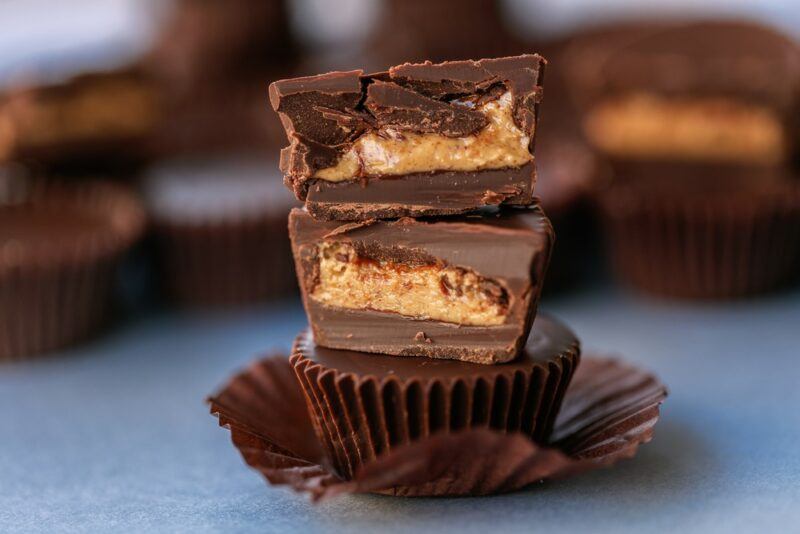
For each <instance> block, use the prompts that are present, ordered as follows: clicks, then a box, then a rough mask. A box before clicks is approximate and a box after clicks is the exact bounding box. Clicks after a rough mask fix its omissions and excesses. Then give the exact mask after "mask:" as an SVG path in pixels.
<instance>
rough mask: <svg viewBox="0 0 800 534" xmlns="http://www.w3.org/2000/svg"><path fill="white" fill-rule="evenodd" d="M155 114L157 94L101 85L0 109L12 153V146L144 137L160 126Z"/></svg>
mask: <svg viewBox="0 0 800 534" xmlns="http://www.w3.org/2000/svg"><path fill="white" fill-rule="evenodd" d="M156 113H157V110H156V102H155V96H154V94H153V92H152V91H151V90H150V89H149V88H147V87H144V86H142V85H139V84H135V83H127V82H118V81H104V82H96V84H95V85H92V87H87V88H85V89H79V90H77V91H76V92H75V93H74V94H69V95H55V96H42V97H37V96H36V95H34V94H23V95H18V96H15V97H13V98H11V99H9V101H8V102H6V103H5V105H3V106H2V107H0V141H5V143H8V144H7V145H6V150H5V151H6V152H9V151H10V150H11V148H10V147H11V146H16V147H41V146H47V145H49V144H54V143H59V142H76V141H87V140H94V139H96V138H98V137H103V136H132V135H141V134H144V133H146V132H147V131H148V130H149V129H150V128H151V127H152V125H153V124H154V123H155V121H156V118H157V115H156ZM3 132H5V134H4V133H3ZM3 151H4V150H3V149H2V148H0V153H2V152H3Z"/></svg>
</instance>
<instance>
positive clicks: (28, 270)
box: [0, 175, 145, 360]
mask: <svg viewBox="0 0 800 534" xmlns="http://www.w3.org/2000/svg"><path fill="white" fill-rule="evenodd" d="M144 222H145V217H144V210H143V209H142V208H141V206H140V204H139V202H138V200H137V198H136V197H135V196H134V195H133V194H132V193H131V192H130V191H128V190H127V189H124V188H122V187H120V186H116V185H112V184H107V183H99V182H87V183H82V184H80V185H77V186H75V185H73V186H66V185H62V184H55V183H53V184H46V185H45V184H34V185H32V186H31V187H22V189H19V190H17V187H16V186H14V185H11V183H10V182H9V181H6V180H4V176H2V175H0V360H4V359H17V358H23V357H26V356H31V355H34V354H38V353H42V352H46V351H51V350H55V349H59V348H62V347H66V346H68V345H71V344H74V343H76V342H79V341H81V340H84V339H86V338H88V337H89V336H90V335H92V334H94V333H95V332H97V331H98V330H99V329H100V328H101V327H102V326H103V324H104V323H105V322H106V321H107V320H108V319H109V318H110V315H111V313H110V312H111V304H112V298H111V297H112V294H113V289H114V282H115V272H116V268H117V266H118V264H119V262H120V260H121V259H122V257H123V256H124V254H125V252H126V251H127V250H128V249H129V248H130V246H131V245H132V244H133V243H134V241H135V240H136V239H137V238H138V237H139V236H140V235H141V233H142V231H143V227H144Z"/></svg>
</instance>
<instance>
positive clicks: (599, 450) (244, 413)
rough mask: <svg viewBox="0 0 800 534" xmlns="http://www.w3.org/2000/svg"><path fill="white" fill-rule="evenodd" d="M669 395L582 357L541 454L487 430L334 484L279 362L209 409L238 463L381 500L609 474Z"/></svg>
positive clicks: (394, 457) (293, 481) (422, 443)
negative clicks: (237, 455) (598, 470)
mask: <svg viewBox="0 0 800 534" xmlns="http://www.w3.org/2000/svg"><path fill="white" fill-rule="evenodd" d="M666 394H667V392H666V388H665V387H664V385H663V384H662V383H661V382H659V380H658V379H657V378H655V377H654V376H653V375H651V374H649V373H647V372H646V371H643V370H641V369H638V368H636V367H634V366H631V365H628V364H625V363H623V362H621V361H619V360H616V359H610V358H604V357H587V358H584V359H583V360H582V362H581V365H580V367H579V368H578V370H577V371H576V373H575V376H574V379H573V380H572V382H571V384H570V386H569V388H568V389H567V391H566V395H565V396H564V399H563V404H562V406H561V410H560V411H559V413H558V417H557V419H556V423H555V427H554V429H553V433H552V436H551V439H550V440H549V442H548V445H547V446H543V445H539V444H537V443H536V442H534V441H533V440H532V439H530V437H529V436H527V435H525V434H523V433H520V432H512V433H504V432H499V431H497V430H493V429H490V428H487V427H481V428H473V429H468V428H462V429H460V430H458V431H453V432H436V433H434V434H431V435H429V436H425V437H421V438H419V439H417V440H415V441H413V442H410V443H405V444H402V445H399V446H397V447H396V448H392V449H391V450H388V451H386V452H384V453H382V454H380V455H379V456H377V457H376V458H375V459H372V460H370V461H369V462H367V463H365V464H364V465H363V466H362V467H361V468H360V469H358V470H357V471H356V472H355V474H354V475H353V476H351V477H341V476H340V475H338V474H337V473H336V471H335V470H334V469H333V468H332V467H331V466H330V465H328V464H326V462H325V458H326V453H325V445H324V444H323V443H320V441H319V440H318V438H317V433H316V432H315V429H314V425H313V423H312V420H311V417H310V416H309V414H308V412H307V410H306V406H305V400H304V395H303V391H302V389H301V387H300V385H299V384H298V382H297V380H296V379H295V377H294V374H293V370H292V365H291V364H290V363H289V361H288V359H287V358H286V357H284V356H272V357H269V358H266V359H263V360H261V361H259V362H256V363H255V364H253V365H252V366H251V367H250V368H249V369H247V370H246V371H244V372H243V373H241V374H239V375H237V376H235V377H234V378H233V379H232V380H231V381H230V382H229V383H228V385H227V386H226V387H225V388H224V389H223V390H222V391H221V392H220V393H219V394H217V395H215V396H213V397H211V398H210V399H209V403H210V404H211V413H212V414H215V415H217V416H218V417H219V424H220V425H221V426H224V427H227V428H229V429H230V430H231V437H232V440H233V444H234V446H235V447H236V448H237V449H238V450H239V452H240V453H241V454H242V456H243V458H244V460H245V462H247V464H248V465H250V466H251V467H253V468H254V469H256V470H258V471H259V472H261V473H262V474H263V475H264V477H265V478H266V479H267V480H268V481H269V482H270V483H271V484H276V485H288V486H289V487H291V488H293V489H294V490H296V491H298V492H302V493H307V494H309V495H310V496H311V497H312V498H313V499H315V500H317V499H324V498H330V497H333V496H336V495H341V494H348V493H365V492H378V493H385V494H391V495H403V496H426V495H427V496H447V495H451V496H456V495H487V494H493V493H502V492H509V491H514V490H518V489H521V488H524V487H526V486H529V485H531V484H533V483H535V482H539V481H542V480H547V479H554V478H560V477H565V476H569V475H574V474H577V473H580V472H583V471H588V470H591V469H596V468H599V467H605V466H609V465H611V464H613V463H615V462H617V461H618V460H620V459H623V458H630V457H632V456H634V455H635V454H636V451H637V449H638V447H639V445H641V444H643V443H646V442H648V441H650V439H651V438H652V436H653V427H654V426H655V424H656V422H657V421H658V416H659V406H660V404H661V403H662V402H663V401H664V399H665V398H666Z"/></svg>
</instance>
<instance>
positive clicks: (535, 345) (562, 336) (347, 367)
mask: <svg viewBox="0 0 800 534" xmlns="http://www.w3.org/2000/svg"><path fill="white" fill-rule="evenodd" d="M579 345H580V343H579V341H578V338H577V337H575V334H574V333H573V332H572V331H571V330H570V329H569V328H567V327H566V326H564V325H563V324H561V323H559V322H557V321H555V320H554V319H551V318H549V317H547V316H542V315H539V316H537V317H536V321H535V322H534V324H533V328H532V329H531V333H530V337H529V338H528V342H527V344H526V345H525V348H524V350H523V351H522V353H521V354H520V356H519V357H518V358H517V359H515V360H514V361H512V362H509V363H505V364H500V365H482V364H477V363H468V362H462V361H455V360H442V359H433V358H425V357H416V358H415V357H397V356H386V355H382V354H372V353H369V352H357V351H350V350H336V349H328V348H325V347H320V346H318V345H316V344H315V343H314V336H313V334H312V333H311V331H310V330H306V331H304V332H302V333H301V334H300V335H299V336H298V337H297V339H296V340H295V343H294V351H293V352H294V353H299V354H301V355H302V356H304V357H305V358H308V359H309V360H312V361H313V362H315V363H318V364H320V365H322V366H323V367H326V368H328V369H336V370H337V371H338V372H339V373H340V374H347V373H351V374H353V375H355V376H356V377H358V378H363V377H367V376H372V377H377V378H379V379H380V378H389V377H395V378H397V379H399V380H401V381H408V380H412V379H422V380H426V379H448V378H450V379H459V378H465V379H472V378H480V377H495V376H497V375H498V374H511V373H514V372H515V371H517V370H523V369H530V367H531V366H532V365H542V364H545V365H546V364H547V363H548V362H551V361H553V360H554V359H555V358H557V357H558V356H560V355H564V354H567V353H575V352H577V350H578V347H579Z"/></svg>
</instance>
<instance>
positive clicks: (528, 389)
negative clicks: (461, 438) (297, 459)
mask: <svg viewBox="0 0 800 534" xmlns="http://www.w3.org/2000/svg"><path fill="white" fill-rule="evenodd" d="M548 328H555V329H559V328H561V327H560V325H559V324H558V323H556V322H555V321H552V320H550V319H548V318H547V317H540V318H539V320H538V321H537V325H536V326H534V333H533V334H532V336H533V337H535V338H536V337H538V336H541V335H542V332H539V330H547V329H548ZM565 332H566V330H565ZM309 345H310V346H313V345H314V343H313V339H312V337H311V334H310V331H306V332H305V333H303V334H301V335H300V336H299V337H298V339H297V341H296V343H295V354H294V355H293V356H292V357H291V358H290V359H289V362H290V363H291V364H292V366H293V368H294V371H295V373H296V375H297V378H298V381H299V383H300V387H301V388H302V389H303V390H304V392H305V394H306V399H307V404H308V406H309V409H310V411H311V413H312V421H313V423H314V426H315V429H316V431H317V436H318V438H319V440H320V442H321V443H322V444H323V447H324V448H325V450H326V452H327V455H328V458H330V459H331V462H332V465H333V467H334V469H335V470H336V472H337V473H339V474H341V475H342V476H344V477H345V478H352V477H353V476H354V475H355V473H356V472H357V470H358V468H359V467H361V466H362V465H364V464H365V463H368V462H371V461H374V460H375V459H376V458H378V457H380V456H381V455H382V454H384V453H386V452H390V451H392V450H394V449H395V448H397V447H398V446H401V445H404V444H406V443H410V442H412V441H415V440H418V439H421V438H426V437H428V436H432V435H434V434H437V433H440V434H447V433H453V432H456V431H460V430H464V429H475V428H492V429H495V430H498V431H502V432H520V433H522V434H524V435H526V436H529V437H530V438H531V439H533V440H534V441H537V442H543V441H545V440H546V439H547V438H548V437H549V435H550V432H551V430H552V428H553V422H554V420H555V416H556V414H557V412H558V409H559V407H560V404H561V401H562V399H563V397H564V392H565V391H566V389H567V386H568V385H569V382H570V380H571V378H572V375H573V373H574V371H575V367H576V366H577V365H578V360H579V354H580V349H579V346H578V341H577V339H575V338H572V341H571V342H566V343H564V345H563V346H557V345H552V346H550V345H548V346H547V348H546V349H545V350H548V351H552V354H551V353H549V352H548V354H546V356H547V358H548V359H547V360H544V359H538V355H537V359H528V358H526V357H521V358H520V359H519V360H518V362H517V363H515V364H514V365H513V367H512V366H511V365H509V364H505V365H502V364H501V365H491V366H489V365H479V364H469V363H462V362H458V363H454V364H453V365H454V366H455V367H457V368H458V369H459V370H461V369H463V370H461V371H460V372H459V374H458V375H456V376H445V375H440V376H428V377H422V376H419V375H418V374H414V375H413V376H411V377H405V378H399V377H398V376H396V375H392V376H388V377H387V376H375V375H372V374H368V375H361V374H355V373H350V372H342V371H340V370H338V369H333V368H327V367H325V365H324V364H321V363H319V362H317V361H315V359H314V357H313V355H309V354H307V353H306V348H307V347H308V346H309ZM321 350H325V349H321ZM334 352H335V351H334ZM361 357H363V358H368V359H376V358H391V357H387V356H373V355H368V354H364V355H363V356H361ZM407 361H413V362H414V363H417V362H418V361H420V360H419V359H414V360H407ZM422 361H423V362H424V358H423V359H422ZM519 362H524V363H519ZM432 363H433V362H432ZM445 365H447V364H445ZM476 368H477V369H480V371H481V372H480V373H477V372H475V371H474V370H475V369H476ZM415 369H416V366H415Z"/></svg>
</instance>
